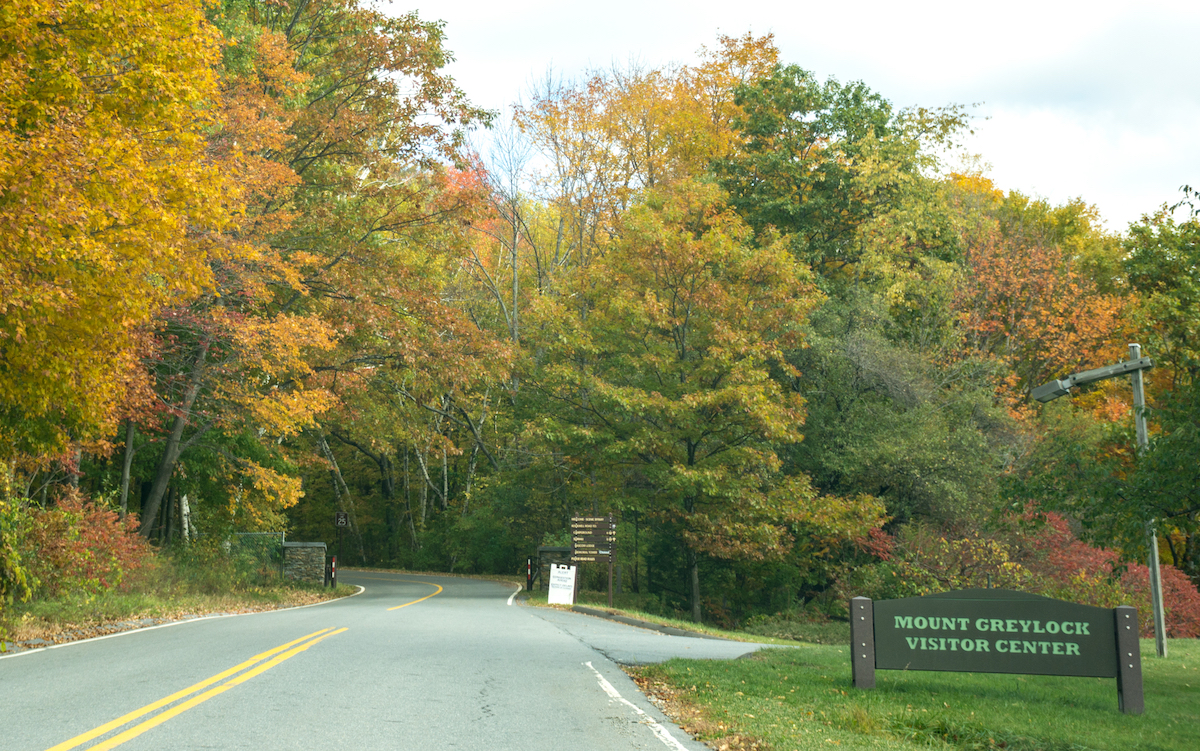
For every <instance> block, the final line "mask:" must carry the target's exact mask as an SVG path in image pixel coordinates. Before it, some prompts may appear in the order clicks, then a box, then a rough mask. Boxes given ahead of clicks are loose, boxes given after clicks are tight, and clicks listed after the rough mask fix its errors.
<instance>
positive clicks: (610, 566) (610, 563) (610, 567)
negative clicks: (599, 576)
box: [608, 550, 613, 608]
mask: <svg viewBox="0 0 1200 751" xmlns="http://www.w3.org/2000/svg"><path fill="white" fill-rule="evenodd" d="M612 576H613V554H612V551H611V550H610V551H608V606H609V607H610V608H611V607H612Z"/></svg>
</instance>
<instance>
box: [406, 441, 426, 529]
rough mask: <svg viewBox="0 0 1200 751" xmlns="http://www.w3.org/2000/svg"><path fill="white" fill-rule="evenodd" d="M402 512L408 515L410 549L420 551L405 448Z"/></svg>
mask: <svg viewBox="0 0 1200 751" xmlns="http://www.w3.org/2000/svg"><path fill="white" fill-rule="evenodd" d="M404 510H405V512H406V513H407V514H408V531H409V532H410V533H411V534H412V549H413V550H420V549H421V538H420V537H418V536H417V521H416V519H415V518H414V517H413V512H412V485H411V484H410V482H409V471H408V449H407V448H405V449H404ZM422 520H423V519H422Z"/></svg>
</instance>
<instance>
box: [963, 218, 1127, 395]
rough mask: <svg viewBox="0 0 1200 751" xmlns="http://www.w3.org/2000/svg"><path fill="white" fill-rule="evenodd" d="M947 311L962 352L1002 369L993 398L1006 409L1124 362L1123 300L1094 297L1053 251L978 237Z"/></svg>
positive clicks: (993, 234) (990, 234)
mask: <svg viewBox="0 0 1200 751" xmlns="http://www.w3.org/2000/svg"><path fill="white" fill-rule="evenodd" d="M954 304H955V307H956V309H957V310H958V314H959V318H960V320H961V323H962V327H963V330H964V331H965V333H966V347H967V350H968V351H970V352H973V353H975V354H982V355H985V356H989V357H994V358H996V359H998V360H1000V361H1001V362H1003V363H1004V364H1005V366H1007V370H1008V372H1009V375H1008V376H1007V377H1006V378H1005V379H1004V380H1003V382H1002V383H1001V384H1000V393H1001V394H1002V395H1003V396H1005V398H1006V399H1008V400H1009V401H1010V403H1011V404H1014V405H1015V404H1016V403H1017V402H1019V401H1021V400H1022V399H1023V397H1024V395H1026V394H1028V393H1029V391H1030V390H1031V389H1032V388H1034V387H1035V386H1038V385H1040V384H1041V383H1043V382H1045V381H1047V380H1049V379H1051V378H1059V377H1062V376H1064V375H1068V374H1070V373H1072V372H1075V371H1079V370H1084V369H1087V368H1093V367H1099V366H1100V365H1103V364H1107V363H1109V362H1117V361H1120V360H1123V359H1125V354H1126V353H1125V352H1124V344H1123V343H1122V342H1121V337H1120V335H1121V334H1122V333H1123V331H1122V324H1123V320H1122V316H1123V313H1124V311H1125V307H1126V305H1127V302H1126V300H1125V299H1123V298H1121V297H1118V296H1116V295H1110V294H1104V293H1101V292H1099V291H1098V290H1097V289H1096V285H1095V283H1094V282H1092V281H1091V280H1090V279H1088V278H1087V277H1085V276H1083V275H1081V274H1080V273H1078V272H1077V271H1075V270H1074V269H1073V268H1072V265H1071V262H1070V259H1069V258H1067V257H1066V255H1065V254H1064V253H1063V251H1062V250H1061V249H1060V248H1058V247H1057V246H1053V245H1047V244H1031V243H1021V242H1016V241H1011V240H1006V239H1005V238H1003V237H1001V236H1000V235H999V233H998V232H997V231H996V230H995V229H992V230H990V231H985V232H983V233H981V236H980V237H978V238H976V239H975V240H974V241H973V242H972V243H971V245H970V246H969V247H968V251H967V269H966V273H965V274H964V278H963V281H962V284H961V285H960V287H959V289H958V293H957V295H956V297H955V301H954Z"/></svg>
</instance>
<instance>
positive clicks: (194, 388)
mask: <svg viewBox="0 0 1200 751" xmlns="http://www.w3.org/2000/svg"><path fill="white" fill-rule="evenodd" d="M209 344H210V342H209V341H208V340H207V339H205V340H204V341H202V342H201V343H200V349H199V351H198V352H197V353H196V360H195V362H194V363H193V366H192V377H191V379H190V380H189V382H188V387H187V391H185V392H184V395H183V404H181V405H180V407H179V411H178V412H177V413H176V414H175V420H174V422H172V424H171V432H170V433H169V434H168V435H167V439H166V445H165V446H163V453H162V458H161V459H159V462H158V470H157V471H156V472H155V473H154V484H153V485H151V486H150V497H149V498H146V499H144V502H143V503H142V527H141V530H140V531H141V533H142V536H143V537H149V536H150V532H151V530H153V529H154V522H155V521H156V520H157V517H158V509H159V506H160V505H161V504H162V499H163V494H164V493H166V491H167V485H168V484H170V482H171V475H172V474H173V473H174V472H175V463H176V462H178V461H179V454H180V453H181V452H182V446H183V431H184V429H185V428H187V425H188V418H189V417H190V416H191V411H192V405H194V404H195V403H196V397H197V396H199V395H200V387H201V386H202V385H203V384H204V372H205V364H206V362H207V360H208V347H209Z"/></svg>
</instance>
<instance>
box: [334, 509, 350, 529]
mask: <svg viewBox="0 0 1200 751" xmlns="http://www.w3.org/2000/svg"><path fill="white" fill-rule="evenodd" d="M333 526H335V527H349V526H350V514H348V513H346V512H345V511H337V512H334V514H333Z"/></svg>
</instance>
